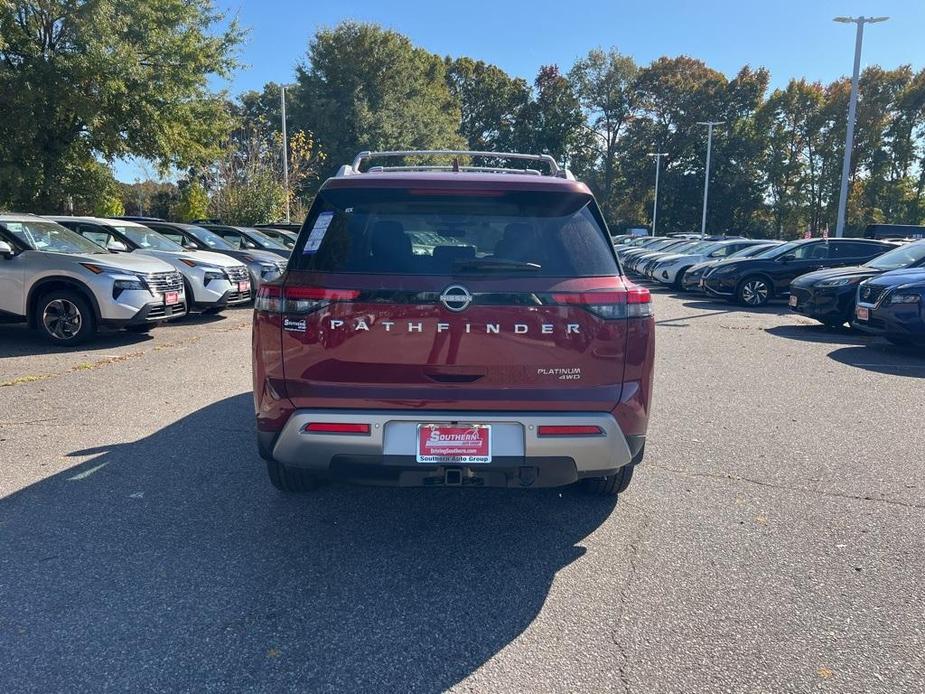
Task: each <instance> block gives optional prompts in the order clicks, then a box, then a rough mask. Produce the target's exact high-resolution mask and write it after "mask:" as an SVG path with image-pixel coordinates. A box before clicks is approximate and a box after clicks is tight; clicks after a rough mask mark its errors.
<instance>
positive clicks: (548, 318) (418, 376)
mask: <svg viewBox="0 0 925 694" xmlns="http://www.w3.org/2000/svg"><path fill="white" fill-rule="evenodd" d="M615 282H616V283H620V284H622V282H621V280H620V278H614V277H609V278H581V279H556V278H535V277H531V278H510V277H507V278H505V279H503V280H500V279H494V278H480V279H475V278H468V277H467V278H465V280H463V281H459V282H455V281H450V280H448V278H447V277H442V276H441V277H428V276H414V277H403V278H396V277H395V276H394V275H392V276H389V277H382V276H376V275H355V276H353V277H349V278H348V277H345V276H343V275H340V276H334V275H331V276H326V275H325V274H324V273H309V272H290V273H289V276H288V277H287V280H286V290H287V291H288V290H290V289H295V290H298V289H299V288H305V287H315V288H318V287H323V288H326V289H328V290H332V291H334V292H338V291H340V292H343V293H342V294H340V296H343V297H350V298H349V299H346V300H345V299H341V300H334V301H331V302H330V303H326V304H325V305H323V306H322V307H321V308H319V309H318V310H315V311H312V312H310V313H298V314H286V313H284V315H283V320H282V325H281V333H282V334H281V347H282V355H281V356H282V361H283V368H284V372H285V380H286V392H287V395H288V397H289V399H290V400H291V401H292V403H293V405H295V406H296V407H297V408H332V407H333V408H401V409H414V408H440V409H444V410H495V411H517V410H533V411H538V410H549V411H563V410H565V411H568V410H584V411H609V410H611V409H613V408H614V407H615V406H616V405H617V403H618V402H619V401H620V397H621V391H622V382H623V372H624V362H625V351H626V339H627V332H628V321H627V320H605V319H603V318H601V317H599V316H598V315H595V314H594V313H592V312H591V311H589V310H588V308H587V307H586V306H584V305H582V304H581V303H577V302H576V303H572V302H571V300H570V299H569V297H580V296H585V294H584V293H591V292H593V291H594V290H602V291H606V290H612V289H613V288H614V286H615ZM347 283H349V286H348V284H347ZM384 286H387V287H388V289H381V288H382V287H384ZM450 286H456V287H461V288H462V289H463V290H464V291H466V292H468V293H469V294H470V295H471V297H472V300H471V303H470V304H469V305H468V306H467V307H465V308H464V309H463V310H459V311H454V310H450V308H448V307H447V306H446V305H445V304H444V303H443V302H442V301H441V299H440V297H441V295H442V294H445V293H446V290H447V289H448V287H450ZM453 291H456V290H453ZM454 308H458V305H457V306H454Z"/></svg>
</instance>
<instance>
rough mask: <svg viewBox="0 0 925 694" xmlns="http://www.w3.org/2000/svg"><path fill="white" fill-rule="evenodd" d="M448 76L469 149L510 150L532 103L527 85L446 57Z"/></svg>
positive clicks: (477, 64) (476, 63) (485, 66)
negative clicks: (520, 120) (525, 110)
mask: <svg viewBox="0 0 925 694" xmlns="http://www.w3.org/2000/svg"><path fill="white" fill-rule="evenodd" d="M446 75H447V84H448V86H449V89H450V93H451V95H452V96H453V97H454V99H455V100H456V101H457V102H458V103H459V106H460V112H461V117H460V126H459V132H460V134H461V135H462V136H463V137H464V138H465V139H466V141H467V142H468V144H469V147H470V148H471V149H474V150H484V151H502V152H504V151H509V150H510V149H511V147H513V144H514V126H515V124H516V122H517V119H518V117H519V116H520V113H521V111H522V110H523V108H524V107H525V106H526V105H527V103H528V102H529V100H530V86H529V85H528V84H527V82H526V81H525V80H523V79H520V78H513V77H510V76H509V75H508V74H507V73H506V72H504V70H502V69H501V68H499V67H496V66H494V65H489V64H488V63H484V62H482V61H481V60H472V59H471V58H457V59H455V60H453V59H450V58H447V59H446Z"/></svg>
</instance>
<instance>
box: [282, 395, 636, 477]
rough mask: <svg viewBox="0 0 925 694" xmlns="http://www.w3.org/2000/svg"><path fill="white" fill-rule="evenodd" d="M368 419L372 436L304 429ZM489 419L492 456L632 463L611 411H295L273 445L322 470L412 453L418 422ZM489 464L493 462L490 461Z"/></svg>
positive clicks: (296, 462) (295, 462)
mask: <svg viewBox="0 0 925 694" xmlns="http://www.w3.org/2000/svg"><path fill="white" fill-rule="evenodd" d="M312 422H317V423H364V424H369V425H370V434H369V435H368V436H362V435H354V434H318V433H305V432H303V431H302V429H303V428H304V427H305V425H306V424H309V423H312ZM452 422H458V423H463V424H490V425H492V455H493V456H497V457H505V458H507V459H508V460H511V459H515V458H522V459H525V460H527V459H531V458H559V459H562V458H568V459H571V460H573V461H574V462H575V468H576V470H577V472H578V473H579V474H580V475H586V474H587V473H593V472H595V471H601V472H602V473H603V474H606V472H607V471H612V470H614V469H616V468H620V467H623V466H624V465H628V464H629V463H630V462H631V461H632V459H633V451H631V450H630V446H629V444H628V442H627V438H626V437H625V436H624V435H623V432H622V431H621V430H620V427H619V425H618V424H617V421H616V420H615V419H614V418H613V416H612V415H611V414H610V413H608V412H548V413H535V412H531V413H525V414H517V413H510V412H508V413H497V412H405V411H388V410H296V412H295V413H293V415H292V416H291V417H290V418H289V421H288V422H287V423H286V426H285V427H284V428H283V430H282V432H280V434H279V436H278V437H277V439H276V442H275V444H274V445H273V458H274V459H275V460H277V461H279V462H281V463H283V464H285V465H290V466H292V467H299V468H305V469H308V470H314V471H317V472H319V473H323V472H325V471H327V470H328V468H329V467H330V465H331V460H332V459H333V458H334V457H335V456H384V455H388V456H412V457H413V456H414V455H415V453H416V450H415V448H416V445H417V438H416V431H417V424H418V423H452ZM543 425H596V426H598V427H600V428H601V430H602V431H603V432H604V433H603V435H601V436H568V437H566V436H563V437H540V436H538V435H537V430H538V428H539V427H540V426H543ZM485 465H486V467H489V466H490V465H491V463H486V464H485Z"/></svg>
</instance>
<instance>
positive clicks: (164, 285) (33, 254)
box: [0, 214, 297, 345]
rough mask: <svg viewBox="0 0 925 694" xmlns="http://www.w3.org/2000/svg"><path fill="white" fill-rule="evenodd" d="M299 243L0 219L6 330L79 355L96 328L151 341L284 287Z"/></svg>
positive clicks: (166, 225) (142, 222)
mask: <svg viewBox="0 0 925 694" xmlns="http://www.w3.org/2000/svg"><path fill="white" fill-rule="evenodd" d="M296 236H297V235H296V234H295V233H294V232H293V231H292V230H291V229H288V228H278V229H277V228H273V227H265V228H260V229H257V228H250V227H236V226H229V225H226V224H222V223H221V222H219V221H218V220H200V222H199V223H197V224H181V223H179V222H167V221H164V220H161V219H152V218H129V217H125V218H119V219H102V218H98V217H73V216H47V217H40V216H36V215H29V214H0V321H3V322H26V323H28V324H29V325H30V326H31V327H33V328H36V329H37V330H39V331H40V332H41V333H42V334H43V335H44V336H45V337H46V338H47V339H48V340H50V341H51V342H53V343H57V344H62V345H73V344H79V343H81V342H83V341H85V340H88V339H89V338H91V337H92V336H93V335H94V334H96V332H97V330H98V329H99V328H100V327H110V328H122V329H125V330H129V331H133V332H147V331H148V330H150V329H151V328H153V327H154V326H156V325H158V324H159V323H162V322H164V321H167V320H172V319H177V318H180V317H182V316H184V315H186V314H187V313H189V312H192V311H197V312H202V313H218V312H220V311H221V310H222V309H224V308H225V307H228V306H236V305H241V304H247V303H250V302H251V301H252V300H253V297H254V296H255V294H256V291H257V289H258V288H259V287H260V286H261V285H262V284H263V283H264V282H267V281H269V280H273V279H276V278H277V277H279V276H280V275H281V274H282V272H283V270H284V269H285V267H286V261H287V259H288V257H289V253H290V251H291V249H292V247H293V246H294V245H295V238H296Z"/></svg>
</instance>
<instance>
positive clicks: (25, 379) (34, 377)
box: [0, 374, 51, 388]
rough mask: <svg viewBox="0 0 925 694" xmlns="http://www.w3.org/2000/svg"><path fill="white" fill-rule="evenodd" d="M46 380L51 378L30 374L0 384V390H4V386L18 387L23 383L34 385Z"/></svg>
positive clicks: (46, 375) (45, 375)
mask: <svg viewBox="0 0 925 694" xmlns="http://www.w3.org/2000/svg"><path fill="white" fill-rule="evenodd" d="M46 378H51V376H50V375H48V374H44V375H35V374H30V375H26V376H19V377H18V378H14V379H12V380H10V381H3V382H0V388H4V387H6V386H18V385H22V384H23V383H35V382H36V381H44V380H45V379H46Z"/></svg>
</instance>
